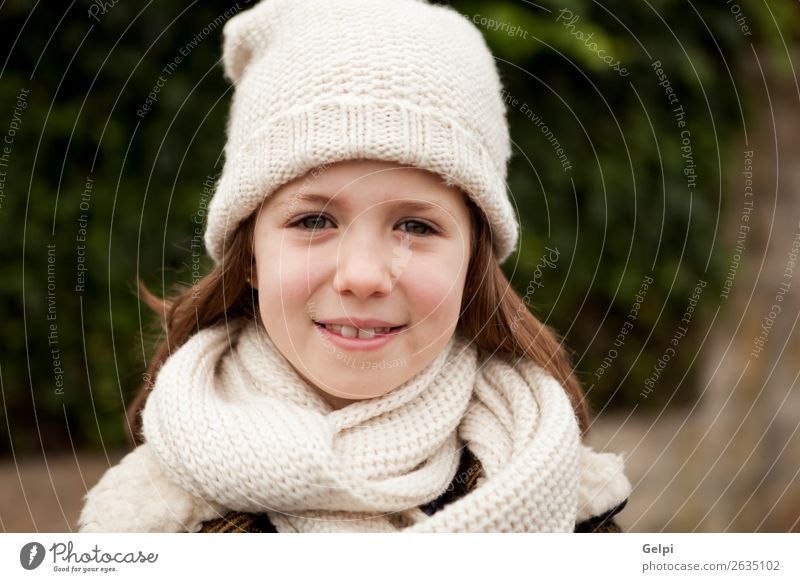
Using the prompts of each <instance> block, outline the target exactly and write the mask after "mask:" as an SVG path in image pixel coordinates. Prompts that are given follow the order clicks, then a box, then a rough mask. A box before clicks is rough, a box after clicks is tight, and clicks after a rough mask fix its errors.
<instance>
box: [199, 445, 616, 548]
mask: <svg viewBox="0 0 800 582" xmlns="http://www.w3.org/2000/svg"><path fill="white" fill-rule="evenodd" d="M481 472H482V467H481V462H480V461H479V460H478V458H477V457H475V456H474V455H473V454H472V453H471V452H470V450H469V449H468V448H466V447H464V452H463V454H462V456H461V462H460V464H459V467H458V471H457V472H456V475H457V476H456V478H455V479H453V482H452V483H451V484H450V485H451V486H450V487H448V488H447V490H446V491H445V492H444V493H442V495H440V496H439V497H438V498H436V499H434V500H433V501H431V502H430V503H428V504H426V505H422V506H420V509H422V511H424V512H425V513H427V514H428V515H433V514H434V513H436V512H437V511H438V510H440V509H441V508H442V507H444V506H445V505H447V504H448V503H451V502H452V501H455V500H456V499H458V498H459V497H461V496H463V495H466V494H467V493H469V492H470V491H472V490H473V489H474V488H475V483H476V481H477V480H478V477H480V476H481ZM627 502H628V501H627V499H626V500H625V501H623V502H622V503H620V504H619V505H617V506H616V507H614V508H612V509H611V510H609V511H607V512H606V513H604V514H602V515H598V516H595V517H592V518H590V519H587V520H586V521H582V522H580V523H579V524H578V525H577V526H576V527H575V532H576V533H608V532H620V531H622V530H621V529H620V527H619V526H618V525H617V523H616V522H615V521H614V516H615V515H616V514H617V513H619V512H620V511H622V508H623V507H625V504H626V503H627ZM200 532H201V533H277V530H276V529H275V526H274V525H272V523H271V522H270V520H269V518H268V517H267V515H266V514H263V513H258V514H256V513H241V512H236V511H233V512H230V513H228V514H227V515H225V516H223V517H220V518H218V519H214V520H211V521H207V522H205V523H203V526H202V529H201V530H200Z"/></svg>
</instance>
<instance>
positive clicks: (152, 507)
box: [79, 321, 630, 532]
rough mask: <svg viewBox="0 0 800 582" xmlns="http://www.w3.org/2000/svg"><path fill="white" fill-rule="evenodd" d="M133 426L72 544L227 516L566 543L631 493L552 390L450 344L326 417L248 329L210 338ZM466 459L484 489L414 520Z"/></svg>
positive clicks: (211, 331)
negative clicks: (475, 465) (128, 447)
mask: <svg viewBox="0 0 800 582" xmlns="http://www.w3.org/2000/svg"><path fill="white" fill-rule="evenodd" d="M143 426H144V436H145V441H146V442H145V444H143V445H141V446H140V447H138V448H137V449H136V450H135V451H134V452H133V453H131V454H130V455H128V457H126V458H125V459H123V461H122V463H120V465H118V466H117V467H114V468H112V469H110V470H109V471H108V472H107V473H106V475H105V476H104V477H103V479H101V481H100V482H99V483H98V485H97V486H95V488H94V489H93V490H92V491H90V492H89V494H88V495H87V502H86V505H85V506H84V510H83V512H82V514H81V518H80V520H79V525H80V527H81V530H82V531H185V530H188V531H197V530H198V529H199V528H200V526H201V523H202V521H204V520H207V519H212V518H215V517H219V516H221V515H224V513H225V512H226V511H229V510H235V511H247V512H253V513H264V512H266V513H267V515H268V517H269V519H270V521H271V522H272V523H273V524H274V525H275V527H276V529H277V530H278V531H281V532H312V531H313V532H323V531H359V532H396V531H404V532H544V531H547V532H571V531H573V529H574V527H575V524H576V523H577V522H578V521H581V520H583V519H586V518H588V517H590V516H593V515H598V514H600V513H603V512H604V511H606V510H608V509H610V508H612V507H614V506H615V505H617V504H619V503H620V502H622V501H623V500H625V499H626V498H627V497H628V495H629V493H630V484H629V482H628V480H627V479H626V478H625V475H624V473H623V467H622V459H621V458H620V457H619V456H617V455H613V454H610V453H597V452H595V451H593V450H591V449H590V448H589V447H587V446H585V445H583V444H582V443H581V440H580V432H579V429H578V424H577V419H576V417H575V414H574V412H573V409H572V406H571V404H570V401H569V398H568V397H567V395H566V393H565V391H564V389H563V388H562V386H561V385H560V384H559V383H558V382H557V381H556V380H555V379H553V378H552V377H551V376H549V375H548V374H547V373H545V372H544V371H543V370H542V369H541V368H540V367H539V366H537V365H536V364H534V363H533V362H531V361H530V360H527V359H526V360H520V361H518V362H517V363H516V364H515V365H513V366H512V365H511V364H509V363H507V362H505V361H503V360H501V359H500V358H497V357H493V358H485V359H482V360H480V359H479V357H478V352H477V348H476V347H475V346H474V345H472V344H471V343H470V342H469V341H468V340H466V339H465V338H463V337H462V336H461V334H460V333H458V332H456V334H454V335H453V336H452V337H451V339H450V340H449V342H448V343H447V345H446V347H445V348H444V349H443V350H442V352H441V353H440V354H439V355H438V356H437V357H436V358H435V359H434V360H433V361H432V362H431V363H430V364H429V365H428V366H427V367H425V368H424V369H423V370H421V371H420V372H419V373H418V374H416V375H415V376H414V377H413V378H411V379H410V380H408V381H407V382H406V383H404V384H402V385H401V386H399V387H398V388H396V389H394V390H393V391H391V392H389V393H388V394H385V395H384V396H381V397H378V398H374V399H370V400H361V401H356V402H353V403H352V404H349V405H348V406H345V407H344V408H341V409H339V410H334V409H332V407H331V406H330V405H329V404H327V402H326V401H325V400H324V399H323V398H322V397H321V396H320V395H319V394H318V393H317V392H316V391H315V390H314V389H313V388H312V387H311V386H309V385H308V384H307V383H306V382H305V381H304V380H303V379H302V378H301V377H300V376H299V375H298V374H297V372H296V371H295V370H294V368H293V367H292V366H291V364H290V363H289V362H288V360H286V359H285V358H284V356H283V355H282V354H281V353H280V352H279V351H278V349H277V347H276V346H275V345H274V343H273V342H272V340H271V339H270V338H269V336H268V334H267V333H266V331H265V330H264V328H263V326H262V325H261V324H260V322H256V321H250V322H247V323H238V324H233V325H232V326H224V325H222V326H216V327H213V328H207V329H204V330H201V331H200V332H198V333H197V334H195V335H194V336H192V337H191V338H190V339H189V340H188V341H187V342H186V343H185V344H184V345H183V346H182V347H181V348H180V349H178V351H176V352H175V353H174V354H173V355H172V356H171V357H170V358H169V359H168V360H167V361H166V362H165V364H164V366H163V367H162V369H161V371H160V373H159V374H158V378H157V382H156V385H155V387H154V389H153V392H152V394H151V395H150V396H149V398H148V401H147V404H146V406H145V409H144V412H143ZM464 446H467V447H469V449H470V450H471V451H472V452H473V453H474V454H475V456H476V457H477V458H478V459H479V460H480V462H481V464H482V466H483V474H484V476H483V477H481V479H480V480H479V481H478V485H477V488H476V489H475V490H474V491H472V492H471V493H470V494H468V495H466V496H465V497H463V498H461V499H458V500H457V501H455V502H453V503H450V504H449V505H447V506H446V507H444V508H443V509H441V510H439V511H438V512H436V513H435V514H434V515H432V516H428V515H426V514H425V513H424V512H422V511H421V510H420V509H419V507H418V506H420V505H424V504H425V503H427V502H430V501H431V500H433V499H435V498H436V497H438V496H439V495H440V494H441V493H443V492H444V491H445V490H446V489H447V487H448V485H449V484H450V483H451V482H452V480H453V478H454V477H455V473H456V470H457V468H458V462H459V458H460V453H461V448H462V447H464ZM137 487H138V489H137ZM142 487H146V488H149V490H151V491H155V492H154V493H153V494H152V496H148V499H142V496H143V495H142V493H141V489H142ZM149 497H152V499H151V498H149ZM111 499H113V500H114V502H115V504H114V506H113V507H111V503H110V501H111ZM120 499H125V500H127V501H126V502H125V503H123V507H120V506H119V500H120Z"/></svg>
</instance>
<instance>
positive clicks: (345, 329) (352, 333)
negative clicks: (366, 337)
mask: <svg viewBox="0 0 800 582" xmlns="http://www.w3.org/2000/svg"><path fill="white" fill-rule="evenodd" d="M339 334H340V335H342V336H343V337H349V338H355V337H358V328H355V327H350V326H349V325H343V326H342V329H341V330H339Z"/></svg>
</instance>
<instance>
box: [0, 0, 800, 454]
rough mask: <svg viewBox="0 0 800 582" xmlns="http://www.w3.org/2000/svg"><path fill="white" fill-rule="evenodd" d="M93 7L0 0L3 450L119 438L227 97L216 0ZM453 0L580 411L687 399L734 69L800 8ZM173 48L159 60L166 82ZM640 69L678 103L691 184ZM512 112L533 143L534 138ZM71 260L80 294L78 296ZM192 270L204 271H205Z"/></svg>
mask: <svg viewBox="0 0 800 582" xmlns="http://www.w3.org/2000/svg"><path fill="white" fill-rule="evenodd" d="M264 1H268V0H264ZM101 4H102V3H98V2H86V1H84V2H78V3H73V4H72V5H70V7H69V9H68V10H67V12H65V13H60V12H59V10H60V9H61V8H60V7H59V8H56V7H54V6H48V8H47V9H45V8H44V7H43V6H42V5H41V4H37V5H36V6H35V7H33V8H31V6H30V5H29V3H27V2H20V1H11V0H8V1H6V2H5V3H4V4H3V6H2V8H0V14H1V15H2V16H1V17H2V21H3V23H4V29H5V30H6V34H4V35H3V38H2V40H0V42H2V45H3V49H4V50H3V51H2V54H3V55H6V57H7V60H6V61H5V65H4V68H3V69H2V84H0V97H1V99H0V103H2V110H0V132H2V133H3V134H6V135H7V130H8V129H9V128H11V127H12V122H13V124H14V127H15V128H16V129H15V131H14V135H13V139H12V143H11V144H8V143H6V144H5V145H7V146H8V149H7V150H6V154H7V155H6V158H5V159H4V161H5V163H4V164H3V165H2V167H0V170H2V171H4V172H5V173H4V174H3V177H4V178H5V181H4V182H3V190H2V194H3V196H2V198H0V232H2V233H3V243H4V244H3V245H2V246H0V260H1V261H2V265H3V276H2V277H0V338H1V339H0V341H2V346H3V349H2V353H1V354H0V380H1V381H2V397H3V399H2V405H3V410H4V420H5V422H6V428H5V429H4V430H3V433H4V434H5V435H8V436H9V438H7V439H4V440H3V441H0V450H8V448H9V447H11V446H13V448H14V450H15V451H26V450H34V449H39V448H42V447H44V448H52V447H63V446H65V444H66V445H70V444H71V445H73V446H87V445H88V446H96V447H99V446H110V447H115V446H120V445H121V444H122V443H123V442H124V440H123V423H122V414H123V409H124V406H125V405H126V404H127V403H128V402H129V401H130V399H131V398H132V396H133V394H134V393H135V392H136V391H137V390H138V386H139V385H140V383H141V381H142V373H143V370H144V363H145V361H146V359H147V358H148V357H149V356H150V354H151V350H152V347H153V341H154V340H155V339H157V337H158V335H157V333H155V334H154V333H153V332H152V330H153V329H154V328H153V324H154V323H156V324H157V322H154V317H153V315H152V314H151V313H149V312H148V311H147V310H146V308H144V306H143V305H142V304H140V303H139V301H138V299H137V294H136V280H137V277H142V278H143V279H144V280H145V282H146V283H147V284H148V285H149V286H150V288H151V289H153V290H155V291H157V292H160V293H161V294H166V293H167V291H168V290H169V289H170V288H171V287H172V285H173V284H174V283H176V282H178V281H183V282H187V283H190V282H191V277H192V272H191V267H192V264H193V263H192V261H193V254H192V251H193V248H192V238H193V236H195V235H196V233H195V232H194V228H195V224H194V218H195V217H196V216H197V213H198V209H199V207H200V203H201V199H202V193H203V183H204V182H205V181H206V180H207V179H208V178H209V177H211V179H213V178H214V177H215V176H216V175H217V174H218V173H219V172H220V171H221V167H222V166H221V163H222V148H223V145H224V140H225V133H224V130H225V119H226V115H227V106H228V103H229V99H230V87H229V86H228V85H227V84H226V83H225V81H224V80H223V78H222V71H221V66H220V64H219V59H220V56H221V50H220V46H221V44H220V41H221V26H218V27H216V26H213V25H211V26H209V25H210V24H211V23H213V22H214V21H215V19H217V18H218V17H219V16H220V15H221V14H223V13H225V11H226V10H229V9H230V8H232V7H234V6H236V4H235V3H234V2H220V1H216V2H212V1H209V2H202V3H200V2H196V1H195V2H192V3H168V2H165V1H163V0H154V1H153V2H149V3H147V4H141V3H133V2H128V1H122V0H120V1H118V2H117V3H116V4H113V3H111V2H109V3H105V4H106V6H107V9H106V10H105V11H104V12H103V11H100V9H99V6H100V5H101ZM240 4H241V6H242V8H244V5H245V2H241V3H240ZM451 4H452V5H453V6H455V7H456V8H457V9H458V10H460V11H462V12H463V13H464V15H465V16H467V17H468V18H470V19H471V20H473V21H476V22H477V23H478V26H479V27H481V29H482V30H483V32H484V33H485V36H486V38H487V40H488V42H489V44H490V46H491V48H492V50H493V51H494V53H495V55H496V57H497V58H498V66H499V69H500V71H501V75H502V78H503V82H504V84H505V87H506V89H507V92H508V95H509V96H510V98H512V99H516V100H517V104H516V105H509V107H508V114H509V120H510V123H511V130H512V138H513V140H514V144H515V149H514V154H513V158H512V165H511V171H510V177H509V186H510V188H511V191H512V193H513V194H514V196H515V200H516V203H517V205H518V210H519V213H520V217H521V219H522V222H523V227H524V235H523V238H522V241H521V246H520V252H519V256H518V258H517V257H515V258H512V259H511V260H509V261H508V263H507V264H506V265H504V268H505V269H506V270H507V272H508V274H509V277H510V278H511V279H512V281H513V283H514V284H515V286H516V287H517V289H518V290H519V291H520V293H522V294H524V293H525V289H526V287H527V286H528V283H529V282H530V281H531V280H532V279H533V278H534V277H535V276H536V275H535V274H534V272H535V268H536V265H537V263H538V262H539V261H540V259H541V257H542V256H543V255H544V254H545V253H546V252H547V251H546V250H545V247H549V248H554V249H557V250H558V251H559V261H558V263H557V265H556V267H555V268H553V269H546V270H545V271H544V272H543V275H542V277H543V278H542V279H541V283H543V285H542V287H541V288H538V287H537V288H536V291H535V295H534V296H533V297H531V299H532V304H533V305H534V306H535V311H536V313H537V315H539V316H540V317H541V318H542V319H543V320H545V321H546V322H547V323H548V324H549V325H551V326H553V327H554V328H555V329H556V330H558V331H559V332H561V333H563V334H564V335H565V336H566V343H567V344H568V345H569V346H570V348H571V349H572V351H573V352H574V359H575V363H576V365H577V369H578V372H579V375H580V377H581V379H582V380H584V382H585V385H586V388H587V391H588V392H589V398H590V400H591V401H592V402H593V403H594V404H595V406H596V407H601V406H605V403H606V402H607V401H610V404H611V405H613V406H625V407H629V406H632V405H634V404H639V405H643V406H644V405H646V406H660V405H663V404H665V403H666V402H667V401H670V400H671V401H673V402H681V401H686V400H688V399H691V398H692V397H693V396H694V393H693V391H692V389H691V382H690V380H691V373H692V360H693V358H694V355H695V350H694V349H693V346H696V345H697V344H698V342H699V341H700V340H701V339H702V336H703V334H704V328H703V321H704V320H705V319H707V318H708V316H709V314H710V313H713V312H714V310H715V308H716V306H717V304H718V300H717V296H718V291H719V288H720V285H721V281H722V277H723V275H724V271H725V269H726V268H727V261H728V260H729V257H730V252H729V251H730V245H727V243H726V242H725V241H724V240H723V237H721V233H720V221H721V216H722V213H724V212H725V211H726V209H727V205H728V204H729V203H730V201H729V200H728V199H727V197H726V196H724V195H723V194H722V192H723V191H722V190H721V188H723V187H724V183H725V175H726V172H727V173H730V172H731V170H727V168H728V166H730V165H732V167H733V168H734V170H732V171H734V172H735V171H736V169H738V168H739V167H740V162H739V157H740V155H741V149H742V148H741V147H740V144H741V131H742V126H743V122H744V120H745V118H749V117H748V116H749V115H750V114H751V110H752V105H751V102H752V92H753V91H757V89H756V88H754V87H752V86H751V84H750V83H749V82H748V81H747V79H745V78H743V76H742V75H741V74H740V73H739V68H740V66H741V63H742V62H744V61H747V60H748V59H751V58H752V54H753V53H752V50H753V49H751V43H753V44H754V46H757V47H761V48H762V50H766V51H771V54H773V55H775V58H774V60H775V61H776V62H778V63H780V64H781V65H780V66H782V67H783V68H784V70H785V71H788V72H791V70H790V69H788V67H787V65H786V63H788V60H787V58H786V56H785V48H784V45H785V44H792V43H793V42H794V41H796V34H797V33H796V31H797V30H799V29H800V27H798V26H797V25H798V9H797V5H796V4H790V3H777V4H774V5H771V6H769V7H767V6H766V4H761V3H758V2H740V4H741V6H742V10H743V13H744V14H746V15H747V18H748V24H749V26H750V27H751V29H752V31H753V32H752V35H750V36H745V35H743V34H742V31H741V29H740V27H739V25H738V24H737V22H736V20H735V18H734V17H733V16H732V13H731V12H730V9H729V7H728V6H726V5H725V3H724V2H702V3H701V2H694V3H691V4H690V3H687V2H678V1H667V0H661V1H655V0H653V1H650V2H644V1H643V2H639V1H636V2H623V1H621V0H614V1H612V2H606V3H604V4H600V3H596V2H589V1H588V0H586V1H583V0H573V1H569V2H562V3H555V2H550V1H547V2H545V1H543V2H537V3H531V2H525V1H511V0H506V1H491V2H490V1H466V0H465V1H454V2H452V3H451ZM562 9H568V10H569V11H571V12H572V13H573V14H574V15H578V16H579V20H578V21H576V22H574V29H568V28H567V27H565V24H564V20H565V19H564V18H562V19H561V20H559V15H560V14H561V13H560V11H561V10H562ZM481 18H485V19H487V20H486V22H487V23H488V19H492V20H494V21H495V22H498V23H501V24H502V23H507V24H508V26H507V27H499V26H496V27H492V26H489V25H483V24H480V21H481ZM512 26H516V27H517V29H515V30H516V32H515V34H513V35H511V34H509V30H510V29H511V28H510V27H512ZM204 28H205V31H207V32H208V34H204V32H203V31H204ZM571 30H580V31H582V32H583V33H584V34H587V35H588V34H593V40H594V41H595V42H596V43H597V48H598V49H604V50H605V51H606V52H607V54H609V55H613V56H614V58H616V59H619V61H620V62H621V63H622V64H623V66H624V67H626V69H627V71H629V75H628V76H626V77H622V76H620V75H619V74H617V73H616V72H615V71H614V70H613V69H611V68H610V67H609V66H608V65H606V63H604V62H603V61H602V60H601V59H600V58H599V57H598V55H597V53H596V52H595V51H594V50H593V49H590V48H589V47H588V46H587V44H586V43H585V42H582V41H581V40H580V39H578V38H576V37H575V36H574V35H573V34H570V31H571ZM778 32H781V35H782V36H781V35H779V34H778ZM791 34H794V35H795V36H794V37H792V36H791ZM196 35H200V41H199V42H197V43H196V44H191V43H192V41H193V39H196V38H197V37H196ZM182 50H183V51H184V53H185V55H183V56H182V55H181V51H182ZM177 56H181V62H180V64H179V65H178V66H177V68H176V69H175V70H174V72H172V73H170V74H168V75H164V72H163V68H164V67H165V65H167V64H168V63H170V62H172V61H173V60H174V59H175V57H177ZM654 60H660V61H661V62H662V64H663V67H664V70H665V72H666V74H667V75H668V77H669V80H670V83H671V86H672V87H673V88H674V90H675V92H676V94H677V95H678V96H679V99H680V104H681V105H682V106H683V107H684V109H685V111H686V123H687V128H688V129H690V131H691V140H692V149H693V156H694V162H695V164H696V172H697V175H698V179H697V186H696V188H694V189H693V190H690V189H688V188H687V182H686V178H685V177H684V174H683V168H684V160H683V159H682V158H681V150H680V146H681V136H680V131H679V130H678V128H677V126H676V120H675V116H674V113H673V112H672V111H671V107H670V106H669V104H668V103H667V101H666V96H665V93H664V90H663V88H662V87H660V86H659V85H658V84H657V83H658V79H657V78H656V76H655V74H654V72H653V70H652V68H651V63H652V62H653V61H654ZM159 75H164V76H165V79H166V80H165V82H164V84H163V87H162V88H161V89H160V91H159V93H158V95H157V99H156V100H155V102H154V103H153V104H152V107H151V108H150V110H149V111H147V112H145V113H144V115H137V111H139V110H140V109H141V108H142V106H143V105H144V104H145V102H146V100H147V99H148V94H149V93H151V91H153V90H154V88H155V86H156V84H157V81H158V78H159ZM26 91H27V93H25V92H26ZM21 92H22V94H23V95H24V96H25V97H24V99H19V98H18V97H19V96H20V94H21ZM522 104H525V107H523V106H522ZM23 105H24V107H23ZM740 107H741V111H740ZM15 112H16V113H15ZM532 112H533V113H535V114H536V116H538V117H537V119H541V121H542V123H544V124H546V125H547V127H548V128H549V130H550V131H551V132H552V138H551V139H550V141H548V136H547V135H545V133H544V132H543V131H542V130H541V126H539V125H537V124H536V123H535V122H534V121H533V120H532V119H531V117H530V115H531V113H532ZM553 138H554V139H557V140H558V142H559V144H560V146H561V148H563V151H564V155H565V156H566V157H567V158H568V160H569V163H570V166H571V167H570V169H569V170H565V169H564V167H563V165H562V163H561V162H560V161H559V159H558V156H557V155H556V153H555V151H554V147H553V145H552V139H553ZM0 153H2V152H0ZM87 181H91V188H90V189H88V188H87ZM82 202H84V205H83V207H82V206H81V203H82ZM82 226H85V234H86V240H85V241H81V240H79V237H80V236H81V232H82V231H81V228H82ZM196 240H197V239H196V238H195V241H196ZM48 245H53V246H52V247H48ZM48 250H51V251H52V252H51V253H48ZM194 250H195V251H197V249H196V248H195V249H194ZM81 253H85V254H83V255H81ZM48 258H51V259H52V263H51V264H50V266H51V269H52V270H51V271H48V265H49V263H48ZM81 264H82V265H84V266H85V268H86V271H85V279H84V286H83V290H76V286H78V285H79V282H80V280H79V278H78V273H79V271H78V269H79V267H80V265H81ZM201 265H202V268H203V269H207V268H208V266H209V263H208V260H207V259H206V258H203V259H202V262H201ZM48 276H50V281H48ZM645 276H652V277H653V280H654V284H653V286H651V288H650V289H649V291H648V294H647V297H646V300H645V301H644V302H643V303H642V306H641V310H640V312H639V315H638V319H637V320H636V322H635V326H634V329H633V331H632V332H631V333H630V335H629V336H628V337H627V341H626V343H625V345H624V347H623V348H621V349H620V350H619V355H618V357H616V359H615V360H614V362H613V364H612V365H611V366H610V367H609V369H608V370H607V371H606V372H605V374H604V375H603V376H602V377H601V378H600V379H597V378H596V376H595V371H596V370H597V369H598V368H599V367H600V366H601V363H602V360H603V358H605V357H607V355H608V350H609V348H610V346H611V345H612V342H613V341H614V338H615V336H616V335H617V333H618V332H619V330H620V328H621V326H622V324H623V322H624V321H625V318H626V315H627V314H628V312H629V310H630V308H631V306H632V305H633V303H634V296H635V294H636V293H637V291H638V290H639V288H640V284H641V281H642V279H643V278H644V277H645ZM698 279H703V280H705V281H708V287H707V288H706V290H705V292H704V296H703V298H702V300H701V301H700V303H699V308H698V309H699V312H698V313H696V314H695V318H696V319H695V321H694V322H693V323H692V325H691V329H690V333H689V336H688V337H687V338H685V339H684V340H683V341H682V344H681V347H680V349H679V350H678V351H677V357H676V358H675V360H674V361H673V362H671V363H670V366H669V369H668V373H667V374H666V375H665V377H662V378H661V380H660V383H659V389H658V390H657V391H656V392H654V394H653V395H652V397H651V398H650V399H648V400H646V401H643V400H642V399H641V398H640V397H639V391H640V390H641V386H642V383H643V382H644V380H645V379H646V377H647V376H648V375H649V374H650V372H651V370H652V367H653V365H654V363H655V361H656V360H657V358H658V357H660V356H661V355H662V353H663V351H664V348H665V346H666V345H667V344H668V342H669V340H670V338H671V337H672V336H673V333H674V332H675V329H676V325H678V323H679V320H680V318H681V316H682V314H683V312H684V310H685V309H686V305H687V301H688V299H689V297H690V295H691V293H692V288H693V287H694V286H695V284H696V282H697V280H698ZM48 282H49V283H51V286H50V290H51V291H52V294H51V295H48ZM50 313H52V314H53V316H54V317H55V319H48V314H50ZM53 325H55V328H53V327H51V326H53ZM142 330H144V332H143V331H142ZM56 361H57V362H58V367H59V368H60V369H61V372H60V374H61V381H63V386H61V387H60V386H58V385H57V380H58V374H59V372H58V370H54V365H55V362H56ZM687 370H688V371H689V375H688V377H687V378H688V379H684V380H683V381H682V382H681V379H682V376H683V374H684V372H685V371H687ZM678 387H680V390H677V389H678ZM676 391H677V392H676Z"/></svg>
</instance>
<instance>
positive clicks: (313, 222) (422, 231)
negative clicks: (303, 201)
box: [289, 214, 436, 236]
mask: <svg viewBox="0 0 800 582" xmlns="http://www.w3.org/2000/svg"><path fill="white" fill-rule="evenodd" d="M325 221H328V222H331V221H330V219H329V218H328V217H327V216H325V215H324V214H307V215H306V216H301V217H300V218H298V219H297V220H295V221H294V222H292V223H291V224H290V225H289V226H292V227H302V228H303V230H309V231H312V232H316V231H318V230H321V229H322V228H323V226H324V224H325ZM400 224H401V225H402V224H405V225H411V230H407V232H409V234H413V235H417V236H430V235H431V234H435V233H436V230H435V229H434V228H433V227H431V226H429V225H428V224H427V223H425V222H422V221H419V220H406V221H403V222H401V223H400Z"/></svg>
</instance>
